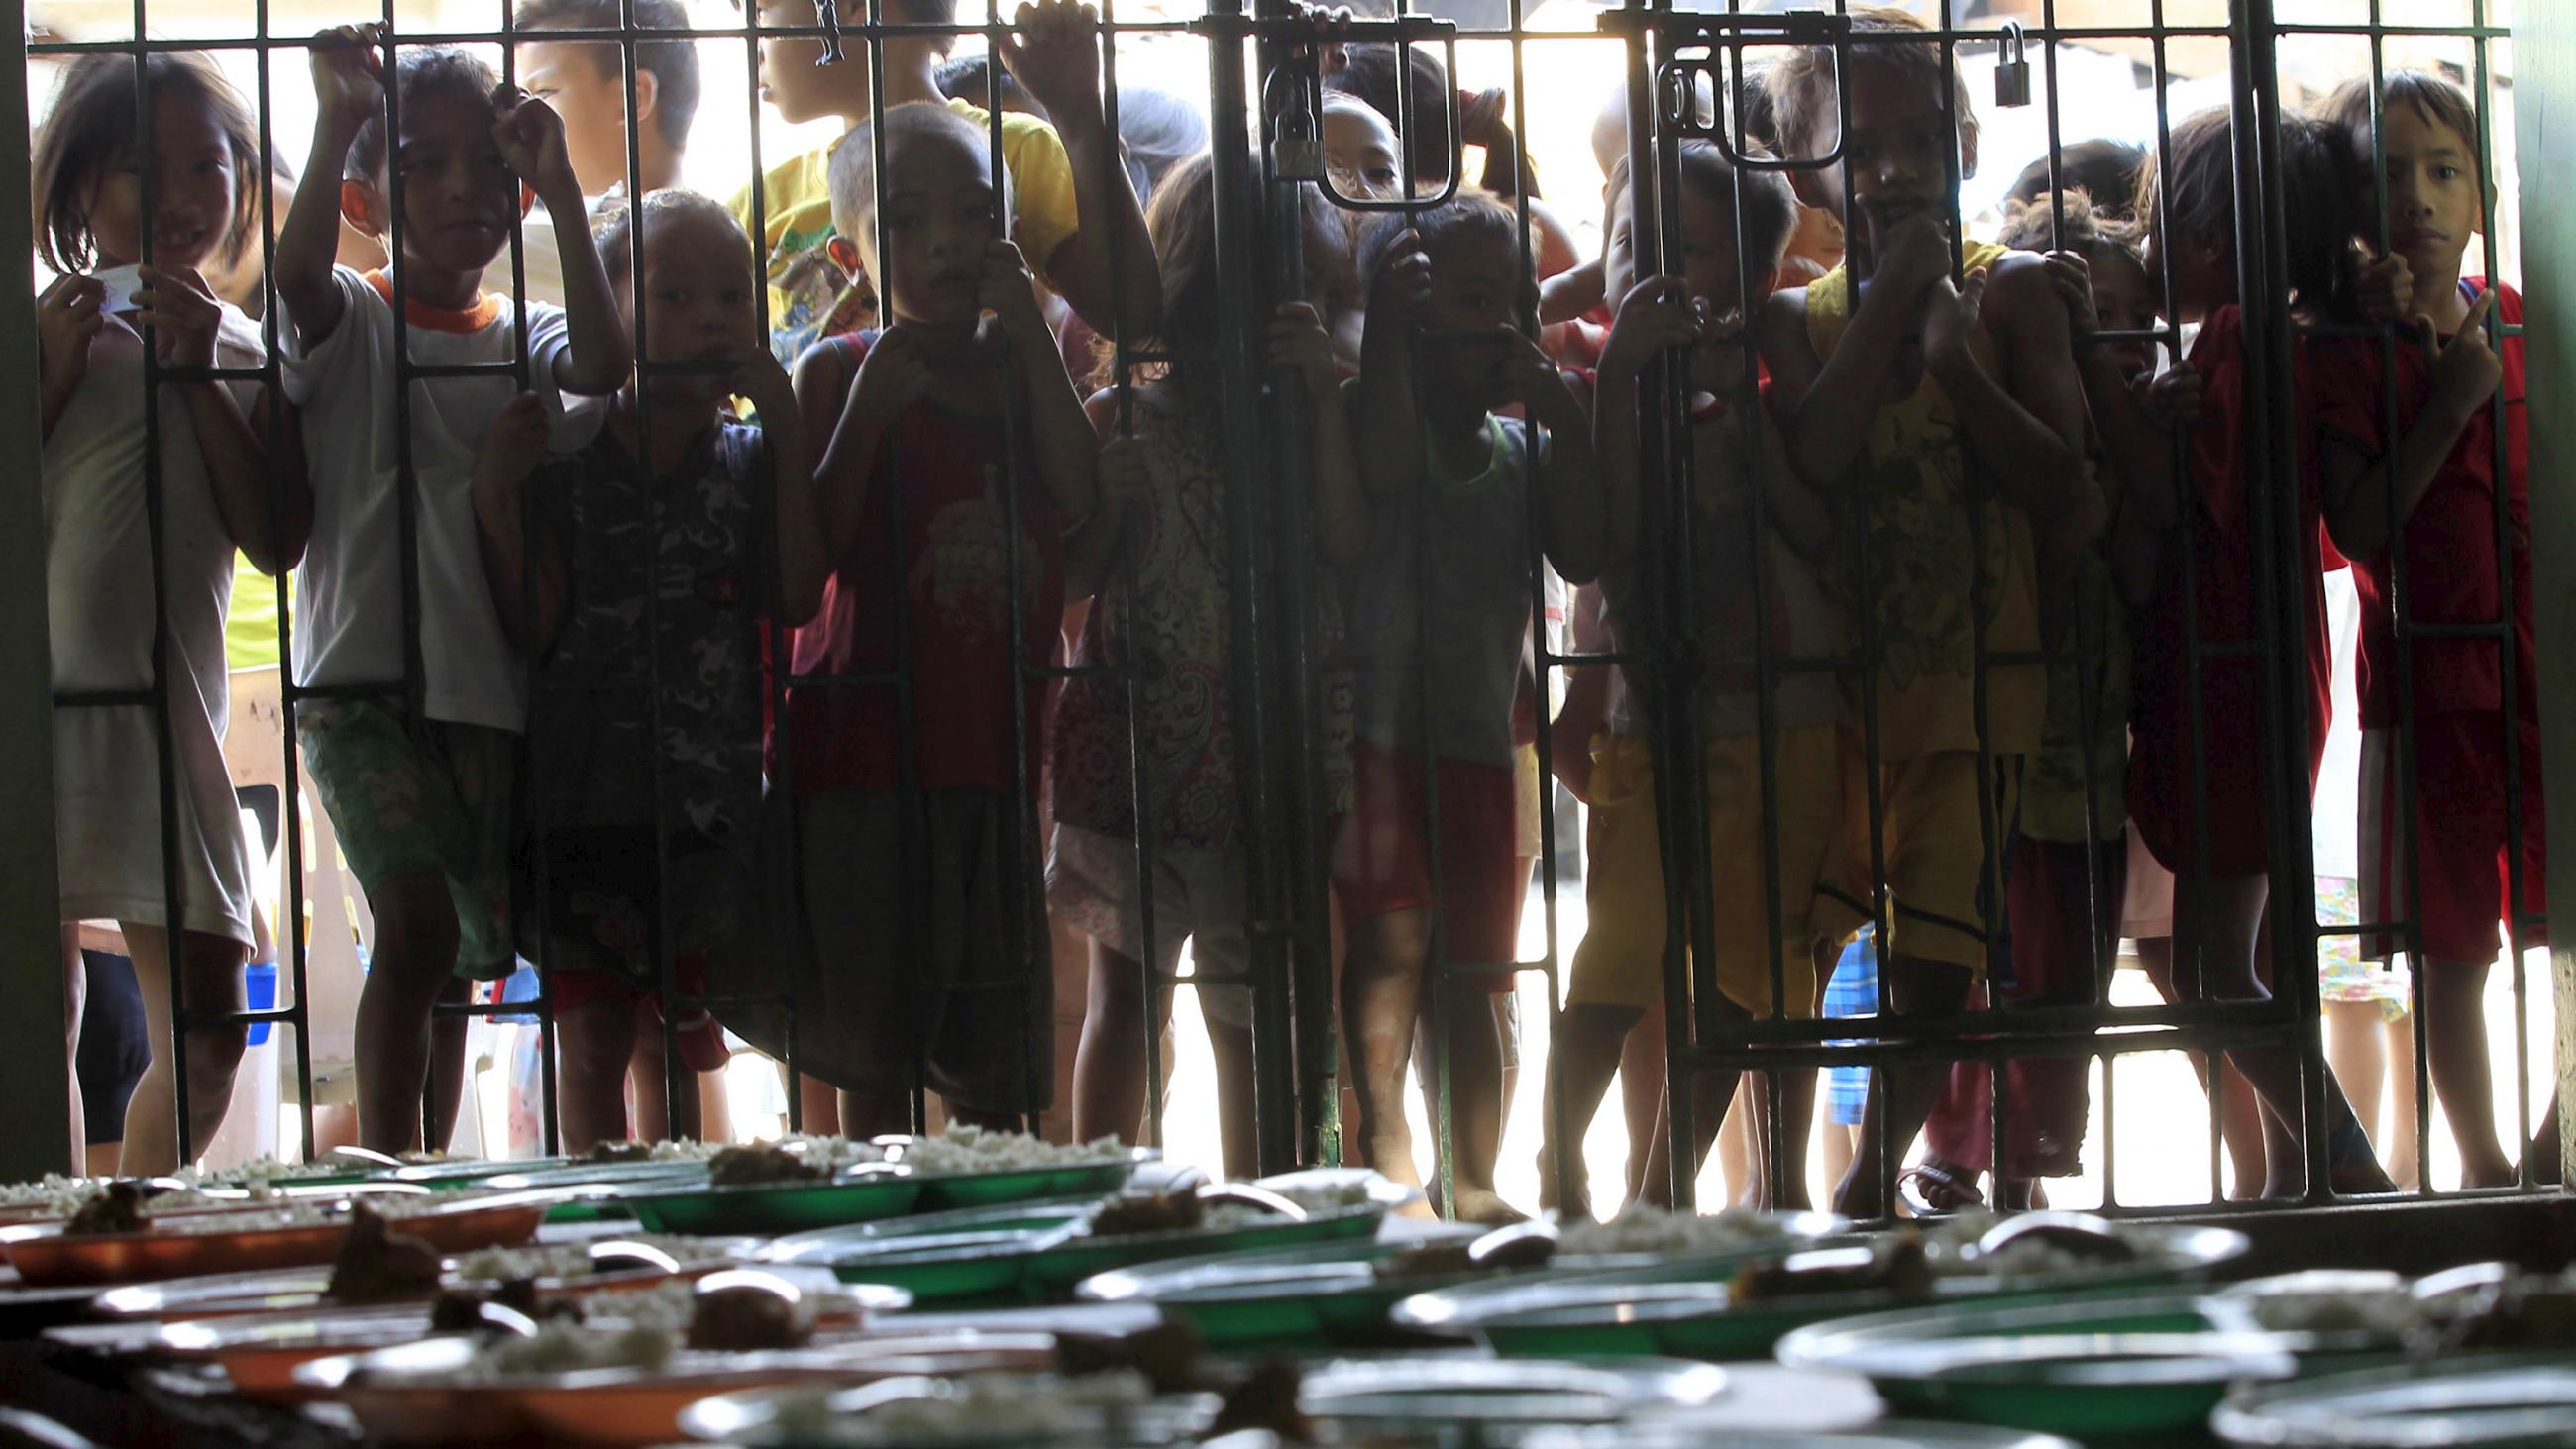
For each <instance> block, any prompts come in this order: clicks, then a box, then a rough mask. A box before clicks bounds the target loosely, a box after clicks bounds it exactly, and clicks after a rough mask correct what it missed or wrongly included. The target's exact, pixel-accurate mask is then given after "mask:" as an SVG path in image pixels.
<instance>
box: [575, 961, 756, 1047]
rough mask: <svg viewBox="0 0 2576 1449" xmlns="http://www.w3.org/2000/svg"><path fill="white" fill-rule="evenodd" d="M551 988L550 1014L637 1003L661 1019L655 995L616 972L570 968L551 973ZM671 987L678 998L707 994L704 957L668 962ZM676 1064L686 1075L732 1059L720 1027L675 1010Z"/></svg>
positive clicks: (687, 1010) (696, 1010) (700, 1015)
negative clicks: (677, 1020)
mask: <svg viewBox="0 0 2576 1449" xmlns="http://www.w3.org/2000/svg"><path fill="white" fill-rule="evenodd" d="M553 977H554V980H553V983H552V989H553V991H554V998H555V1015H556V1016H558V1017H560V1016H562V1015H563V1014H564V1013H565V1012H567V1011H578V1010H580V1009H581V1008H583V1007H585V1006H598V1005H600V1004H602V1003H605V1002H614V1001H640V1002H642V1003H644V1006H645V1009H646V1010H649V1011H651V1012H652V1013H653V1019H654V1020H655V1021H660V1020H661V1019H662V1002H661V998H660V996H659V994H658V993H656V992H651V991H645V990H642V989H640V988H639V987H637V986H636V985H635V983H633V982H632V981H629V980H627V979H626V976H625V975H624V973H622V972H617V971H605V970H599V969H596V968H593V967H586V966H583V967H573V968H571V969H569V970H560V971H556V972H554V973H553ZM671 985H672V987H673V989H675V990H677V991H678V992H679V993H680V994H681V995H682V996H695V997H700V998H703V997H705V995H706V994H707V958H706V957H704V956H702V955H699V954H697V953H695V952H692V953H690V954H689V955H686V956H682V957H680V958H678V959H677V960H674V961H673V962H672V963H671ZM678 1035H679V1043H680V1060H681V1061H683V1062H685V1063H687V1064H688V1066H689V1069H690V1070H691V1071H698V1072H712V1071H715V1070H716V1069H717V1068H719V1067H722V1066H723V1065H724V1064H725V1063H726V1062H728V1061H731V1060H732V1059H733V1049H732V1048H731V1047H728V1046H727V1045H725V1039H724V1028H723V1027H720V1026H718V1025H716V1022H715V1018H714V1017H712V1016H709V1015H707V1013H706V1011H705V1009H704V1008H702V1007H694V1006H684V1007H682V1008H680V1030H679V1033H678Z"/></svg>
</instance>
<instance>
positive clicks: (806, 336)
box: [732, 101, 1081, 367]
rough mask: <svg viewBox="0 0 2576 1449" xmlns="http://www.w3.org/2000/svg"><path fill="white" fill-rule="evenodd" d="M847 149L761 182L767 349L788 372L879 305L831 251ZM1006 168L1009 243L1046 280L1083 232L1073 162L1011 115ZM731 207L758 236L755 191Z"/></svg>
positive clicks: (1027, 119)
mask: <svg viewBox="0 0 2576 1449" xmlns="http://www.w3.org/2000/svg"><path fill="white" fill-rule="evenodd" d="M948 108H949V109H950V110H952V111H955V112H956V113H957V114H959V115H961V116H964V117H965V118H966V119H967V120H970V121H972V122H974V123H975V125H976V126H977V127H978V128H979V129H981V128H983V127H985V126H987V125H989V124H990V118H989V117H988V116H987V114H986V113H985V112H984V111H983V110H982V109H981V108H980V107H977V106H972V105H969V104H967V103H966V102H964V101H950V102H949V103H948ZM841 139H842V140H847V139H848V137H847V136H843V137H842V138H841ZM840 145H841V142H840V141H834V142H833V143H832V144H831V145H828V146H825V147H822V148H821V149H819V150H814V151H808V152H806V153H805V154H804V155H802V156H798V157H796V158H794V159H793V160H790V161H786V162H783V163H781V164H780V165H778V166H775V167H772V168H771V169H770V170H769V172H768V173H767V174H766V175H764V176H763V177H762V178H761V200H762V203H763V205H762V210H763V213H764V214H763V216H762V217H761V222H762V225H761V228H760V234H761V245H762V248H763V251H764V253H765V255H766V256H767V258H768V260H767V263H766V266H767V273H768V280H769V338H770V350H771V351H772V352H773V353H775V354H776V355H777V357H778V360H779V361H780V362H781V363H783V364H786V365H788V366H791V367H792V366H794V365H795V362H796V358H797V355H798V354H799V353H801V352H803V351H804V349H806V348H807V347H810V346H812V345H813V344H814V343H815V342H817V341H819V340H821V339H822V338H824V337H828V336H831V335H832V334H834V333H838V332H847V331H850V330H852V329H853V328H854V327H856V326H859V325H861V322H862V319H863V318H864V317H865V315H866V314H867V313H868V312H869V311H871V310H872V309H873V307H874V298H873V296H872V295H871V293H870V292H869V290H868V287H867V283H866V280H865V279H864V278H860V277H854V276H852V275H850V274H848V273H846V272H843V271H842V270H841V268H840V266H839V264H838V263H836V262H834V261H833V260H832V258H831V253H830V251H829V250H828V248H827V246H826V244H827V243H829V242H830V241H831V239H832V235H833V232H832V186H831V171H832V153H833V152H834V151H836V150H838V149H840ZM1002 165H1003V167H1004V168H1005V169H1006V170H1008V171H1009V172H1010V184H1011V234H1012V240H1014V241H1016V242H1018V243H1019V244H1020V250H1021V251H1022V252H1024V253H1026V254H1027V256H1028V259H1029V265H1030V266H1031V267H1032V268H1034V269H1035V270H1036V272H1037V274H1038V276H1039V277H1040V278H1041V279H1043V278H1045V277H1046V275H1047V266H1048V264H1049V263H1050V262H1052V261H1053V260H1054V259H1055V254H1056V251H1057V249H1058V248H1060V247H1062V246H1063V245H1064V244H1065V242H1067V241H1068V240H1070V239H1071V238H1072V237H1073V234H1074V233H1075V232H1076V231H1078V230H1080V229H1081V222H1080V219H1079V218H1078V217H1077V216H1076V214H1075V210H1074V204H1073V163H1072V162H1071V161H1069V160H1068V159H1066V157H1065V154H1064V142H1063V141H1062V140H1061V139H1060V138H1058V137H1057V135H1056V133H1055V128H1054V127H1053V126H1050V125H1048V124H1047V123H1046V122H1044V121H1041V120H1039V119H1038V118H1036V117H1035V116H1027V115H1022V114H1020V113H1019V112H1017V111H1005V112H1003V113H1002ZM732 210H733V214H734V216H735V217H736V218H737V219H739V220H740V221H741V222H742V225H743V229H744V230H745V231H749V230H751V229H752V215H751V188H749V187H744V188H743V190H742V191H741V193H740V194H738V195H736V196H735V197H734V199H733V204H732Z"/></svg>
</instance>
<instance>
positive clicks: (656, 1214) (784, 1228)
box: [610, 1171, 921, 1234]
mask: <svg viewBox="0 0 2576 1449" xmlns="http://www.w3.org/2000/svg"><path fill="white" fill-rule="evenodd" d="M920 1199H921V1184H920V1183H919V1182H917V1181H915V1180H914V1179H913V1178H912V1177H911V1176H910V1175H909V1174H906V1173H902V1172H884V1171H879V1172H866V1173H861V1174H858V1175H855V1176H848V1177H842V1178H838V1179H835V1180H833V1181H830V1182H786V1183H750V1184H744V1185H742V1186H738V1187H688V1188H679V1189H673V1190H669V1191H646V1192H635V1193H631V1194H626V1195H622V1196H619V1197H616V1198H614V1199H612V1200H610V1201H612V1202H613V1203H614V1205H615V1206H616V1207H619V1208H623V1209H624V1210H625V1211H626V1212H628V1213H629V1214H631V1215H633V1217H634V1218H635V1220H636V1221H637V1222H639V1223H641V1224H643V1225H644V1229H645V1231H647V1232H654V1233H704V1234H711V1233H794V1232H803V1231H805V1230H806V1229H809V1228H824V1227H832V1226H834V1225H837V1224H840V1223H855V1222H864V1221H867V1220H869V1219H871V1218H890V1217H900V1216H901V1215H903V1214H905V1213H908V1212H910V1211H912V1206H913V1204H914V1203H916V1202H918V1201H920Z"/></svg>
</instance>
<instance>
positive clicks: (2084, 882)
mask: <svg viewBox="0 0 2576 1449" xmlns="http://www.w3.org/2000/svg"><path fill="white" fill-rule="evenodd" d="M2126 849H2127V841H2126V839H2125V838H2123V839H2120V840H2114V841H2111V842H2109V843H2107V844H2105V845H2103V846H2101V847H2100V848H2099V849H2098V850H2087V849H2086V848H2085V847H2084V846H2082V845H2076V844H2068V843H2062V842H2057V841H2039V840H2032V839H2029V838H2027V837H2024V838H2022V839H2019V840H2016V841H2014V842H2013V843H2012V850H2011V856H2010V861H2011V864H2010V867H2009V869H2008V870H2007V872H2006V881H2005V892H2006V894H2005V899H2006V901H2007V903H2008V910H2009V913H2010V918H2011V921H2012V975H2013V979H2012V982H2011V984H2009V985H2006V986H2003V987H2002V988H2001V990H2002V995H2003V999H2004V1002H2005V1004H2006V1006H2007V1007H2011V1006H2049V1005H2068V1004H2074V1003H2082V1002H2089V1001H2092V1000H2094V999H2095V997H2096V995H2097V994H2098V992H2097V985H2096V983H2097V981H2098V977H2097V974H2096V972H2097V969H2098V968H2097V964H2096V962H2095V960H2094V957H2093V944H2094V938H2093V924H2094V921H2093V911H2094V906H2095V893H2096V892H2097V891H2098V892H2099V896H2100V908H2101V912H2102V925H2103V928H2104V929H2105V930H2106V931H2108V932H2109V933H2110V934H2111V935H2112V936H2114V937H2117V936H2118V935H2119V933H2120V905H2121V900H2120V897H2121V893H2122V889H2123V887H2124V886H2125V885H2126V884H2127V881H2128V870H2127V862H2126V859H2125V853H2126ZM2097 872H2098V873H2097ZM2092 1069H2093V1064H2092V1062H2091V1061H2090V1060H2089V1059H2087V1058H2084V1057H2015V1058H2013V1059H2012V1060H2011V1061H2009V1062H2007V1063H2006V1064H2005V1068H2004V1092H2005V1098H2004V1106H2005V1111H2004V1137H2005V1140H2004V1176H2006V1177H2016V1178H2033V1177H2072V1176H2074V1175H2076V1174H2077V1173H2080V1172H2082V1171H2083V1170H2084V1166H2083V1150H2084V1128H2085V1120H2086V1116H2087V1114H2088V1113H2089V1112H2090V1111H2091V1107H2092V1102H2091V1095H2092V1094H2091V1087H2090V1078H2091V1072H2092ZM1923 1131H1924V1136H1925V1138H1926V1141H1927V1143H1928V1144H1929V1146H1930V1147H1931V1149H1932V1154H1933V1155H1934V1156H1935V1157H1939V1158H1941V1159H1943V1160H1944V1161H1947V1162H1950V1163H1953V1164H1955V1165H1957V1166H1960V1167H1969V1168H1975V1169H1976V1170H1978V1171H1980V1172H1983V1171H1985V1170H1987V1169H1989V1168H1991V1167H1992V1166H1993V1165H1994V1151H1993V1148H1994V1073H1993V1071H1992V1069H1991V1068H1989V1067H1988V1066H1987V1065H1986V1064H1985V1063H1984V1062H1955V1063H1952V1064H1951V1067H1950V1085H1949V1086H1948V1088H1947V1089H1946V1090H1944V1091H1943V1093H1942V1095H1941V1100H1940V1102H1939V1103H1938V1104H1937V1105H1935V1106H1934V1107H1933V1109H1932V1116H1931V1118H1930V1119H1929V1120H1928V1121H1926V1122H1925V1123H1924V1126H1923Z"/></svg>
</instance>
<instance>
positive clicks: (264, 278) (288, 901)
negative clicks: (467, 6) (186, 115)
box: [251, 0, 345, 1162]
mask: <svg viewBox="0 0 2576 1449" xmlns="http://www.w3.org/2000/svg"><path fill="white" fill-rule="evenodd" d="M251 14H252V34H253V36H254V38H255V39H256V40H257V41H258V42H259V44H258V47H257V49H256V50H255V51H254V52H253V54H254V57H255V61H256V64H255V69H256V72H257V76H258V79H257V81H256V97H257V99H256V104H257V107H258V109H257V111H256V113H255V114H256V117H257V120H258V124H259V180H260V196H259V262H260V265H259V288H260V299H261V303H260V311H259V319H260V320H259V332H260V374H261V378H260V386H261V388H262V389H263V390H264V395H265V396H266V398H267V401H268V419H267V426H266V427H265V428H264V429H263V430H262V437H261V442H262V443H263V444H264V445H265V446H266V447H267V449H268V452H269V456H271V457H275V456H277V451H278V440H279V439H280V438H281V437H282V436H283V435H284V432H285V430H286V429H287V428H288V427H290V426H293V424H292V423H291V422H290V420H289V419H288V418H287V416H286V390H285V388H284V386H283V384H282V383H281V381H280V374H281V372H282V371H283V369H282V368H281V367H280V366H279V365H278V341H277V313H278V303H277V181H276V177H277V157H276V153H275V143H274V141H273V139H272V137H271V132H272V130H273V128H274V122H275V119H276V112H275V108H274V106H273V104H272V95H271V82H270V77H269V58H270V51H269V48H268V42H269V30H268V0H252V9H251ZM344 164H345V163H344ZM268 526H269V534H270V536H271V537H273V538H282V537H284V536H285V532H286V525H285V518H284V508H283V502H282V500H281V499H280V498H279V497H278V495H277V492H276V490H275V489H271V490H270V492H269V495H268ZM293 574H294V571H293V570H292V569H284V568H281V569H279V570H278V572H277V574H276V576H275V577H274V579H273V580H272V582H271V583H270V586H269V587H270V589H271V593H272V597H273V598H275V600H276V601H277V694H278V706H279V713H280V716H281V719H282V723H281V725H280V729H281V731H282V733H283V735H284V738H283V739H281V740H280V741H279V755H280V757H281V758H282V760H283V761H284V766H285V775H284V782H283V784H282V785H281V786H280V787H279V792H278V802H277V828H278V832H279V837H280V841H281V843H282V844H283V845H284V846H285V849H286V881H287V884H286V889H285V891H284V892H283V893H281V894H280V896H279V898H278V905H279V908H280V909H279V916H278V919H276V920H274V921H272V922H271V923H270V924H271V927H272V930H271V933H270V934H271V935H272V936H274V937H275V939H276V941H277V945H278V950H279V952H280V956H279V964H280V965H281V966H284V967H285V968H286V969H287V972H288V977H287V979H288V982H289V984H290V989H291V991H292V992H293V995H294V1001H295V1005H294V1008H293V1015H292V1016H290V1017H289V1018H288V1019H287V1024H288V1025H289V1026H290V1027H292V1028H293V1029H294V1032H295V1082H296V1094H295V1104H296V1113H295V1116H296V1125H297V1127H298V1128H299V1129H300V1131H299V1135H300V1137H301V1141H300V1144H299V1146H300V1148H301V1151H300V1153H299V1154H298V1155H299V1156H301V1157H302V1159H303V1160H305V1161H307V1162H310V1161H312V1160H313V1031H312V1021H313V1009H312V999H311V994H310V992H309V990H308V988H307V979H306V966H307V957H308V955H309V953H310V949H311V942H310V940H309V939H308V933H307V932H306V930H305V927H304V810H303V800H304V791H303V780H302V777H303V773H304V769H303V758H302V753H301V751H299V750H298V749H297V748H296V742H295V710H296V703H297V700H298V698H299V697H300V694H301V691H299V690H298V688H297V687H296V680H295V648H294V638H295V632H294V631H295V608H294V603H293V601H292V599H291V597H290V592H291V591H290V588H289V583H288V581H289V579H291V578H292V577H293Z"/></svg>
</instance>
